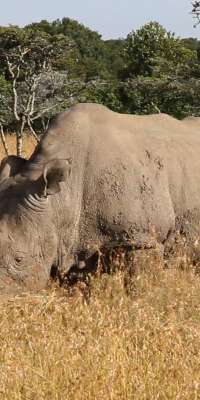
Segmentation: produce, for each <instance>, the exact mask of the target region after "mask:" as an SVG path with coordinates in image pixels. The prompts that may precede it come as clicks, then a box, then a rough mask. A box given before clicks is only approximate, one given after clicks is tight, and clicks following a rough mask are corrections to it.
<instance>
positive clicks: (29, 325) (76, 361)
mask: <svg viewBox="0 0 200 400" xmlns="http://www.w3.org/2000/svg"><path fill="white" fill-rule="evenodd" d="M0 363H1V370H0V371H1V372H0V399H2V400H3V399H5V400H7V399H9V400H19V399H20V400H22V399H24V400H25V399H31V400H35V399H38V400H39V399H40V400H46V399H49V400H51V399H52V400H62V399H63V400H65V399H70V400H72V399H73V400H94V399H95V400H118V399H119V400H132V399H138V400H147V399H149V400H150V399H152V400H154V399H181V400H184V399H185V400H190V399H191V400H193V399H199V398H200V279H199V277H197V276H195V274H194V272H193V271H187V272H186V271H180V270H175V269H174V270H167V271H164V270H163V271H161V270H160V271H158V273H157V274H151V272H150V273H149V274H147V273H146V272H145V273H142V274H141V275H138V276H137V279H136V281H135V284H134V290H133V291H131V292H129V293H128V294H127V293H126V291H125V290H124V285H123V274H122V273H117V274H115V275H113V276H106V275H103V276H101V278H98V279H96V280H94V281H93V284H92V289H91V296H90V298H89V300H88V301H87V302H86V301H85V299H84V296H82V295H81V293H80V292H77V293H75V294H74V295H73V296H72V297H70V296H69V295H67V294H65V293H64V291H63V292H62V291H61V290H56V289H55V290H54V289H53V288H52V289H49V291H46V292H42V293H40V294H37V295H29V294H27V295H22V296H20V297H15V298H10V299H2V300H1V302H0Z"/></svg>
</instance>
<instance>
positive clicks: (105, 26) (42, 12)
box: [0, 0, 200, 39]
mask: <svg viewBox="0 0 200 400" xmlns="http://www.w3.org/2000/svg"><path fill="white" fill-rule="evenodd" d="M1 2H2V6H1V13H0V25H9V24H14V25H20V26H23V25H26V24H29V23H31V22H36V21H40V20H41V19H47V20H49V21H52V20H54V19H57V18H60V19H62V18H63V17H69V18H72V19H75V20H77V21H79V22H81V23H83V24H84V25H86V26H88V27H89V28H91V29H93V30H96V31H98V32H99V33H100V34H102V37H103V38H104V39H110V38H119V37H121V38H122V37H126V36H127V34H128V33H129V32H131V31H132V30H133V29H134V30H135V29H137V28H139V27H140V26H142V25H144V24H145V23H146V22H148V21H158V22H159V23H160V24H162V25H163V26H164V27H165V28H166V29H167V30H169V31H172V32H175V34H176V35H177V36H180V37H197V38H199V39H200V26H199V27H197V28H193V25H194V20H193V18H192V15H191V14H190V11H191V0H0V3H1Z"/></svg>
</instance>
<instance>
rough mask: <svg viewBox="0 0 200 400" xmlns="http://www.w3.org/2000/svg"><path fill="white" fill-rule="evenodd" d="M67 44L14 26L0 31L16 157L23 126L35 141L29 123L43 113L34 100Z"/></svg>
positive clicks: (33, 132) (20, 149)
mask: <svg viewBox="0 0 200 400" xmlns="http://www.w3.org/2000/svg"><path fill="white" fill-rule="evenodd" d="M70 46H71V42H70V41H69V40H68V39H67V38H65V37H64V36H63V35H57V36H56V37H53V38H52V37H50V36H49V35H48V34H46V33H41V32H35V31H33V30H31V29H30V30H24V29H20V28H16V27H11V28H7V29H3V30H1V31H0V54H1V59H2V64H3V70H4V75H5V76H6V77H7V79H8V80H9V82H10V83H11V85H12V93H13V115H14V118H15V121H16V128H17V129H16V134H17V154H18V155H21V152H22V137H23V132H24V128H25V126H26V125H27V126H28V127H29V128H30V130H31V132H32V134H33V135H34V136H35V138H36V139H37V135H36V133H35V131H34V129H33V121H35V120H37V119H38V118H40V117H41V116H42V115H43V114H45V113H46V112H47V111H48V109H47V108H44V104H43V102H40V101H38V100H39V99H40V98H41V96H40V97H38V98H37V95H38V92H39V90H38V88H39V86H40V85H41V83H42V80H43V78H44V75H45V76H46V75H47V74H49V73H50V71H51V70H52V69H53V67H55V66H56V65H57V63H59V60H60V56H62V55H63V50H65V51H66V48H68V49H70Z"/></svg>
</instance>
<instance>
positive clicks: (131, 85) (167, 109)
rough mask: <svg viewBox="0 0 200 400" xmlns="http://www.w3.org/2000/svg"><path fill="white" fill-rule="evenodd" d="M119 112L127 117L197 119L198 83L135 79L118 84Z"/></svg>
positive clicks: (198, 112) (169, 79)
mask: <svg viewBox="0 0 200 400" xmlns="http://www.w3.org/2000/svg"><path fill="white" fill-rule="evenodd" d="M120 96H121V103H122V104H123V111H124V112H128V113H131V114H152V113H158V112H163V113H168V114H170V115H172V116H174V117H176V118H180V119H181V118H184V117H186V116H188V115H195V116H200V81H199V80H195V79H191V80H189V81H188V80H187V79H185V80H174V79H171V78H165V79H163V78H162V79H161V78H149V77H138V78H135V79H128V80H126V82H124V83H121V85H120Z"/></svg>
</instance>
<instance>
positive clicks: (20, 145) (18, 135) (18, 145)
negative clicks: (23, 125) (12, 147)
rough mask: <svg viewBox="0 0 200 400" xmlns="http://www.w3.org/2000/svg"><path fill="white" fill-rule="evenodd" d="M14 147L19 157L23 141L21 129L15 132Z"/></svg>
mask: <svg viewBox="0 0 200 400" xmlns="http://www.w3.org/2000/svg"><path fill="white" fill-rule="evenodd" d="M16 142H17V143H16V147H17V156H18V157H21V156H22V147H23V141H22V134H21V131H17V132H16Z"/></svg>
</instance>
